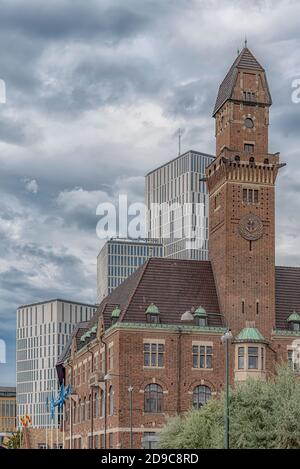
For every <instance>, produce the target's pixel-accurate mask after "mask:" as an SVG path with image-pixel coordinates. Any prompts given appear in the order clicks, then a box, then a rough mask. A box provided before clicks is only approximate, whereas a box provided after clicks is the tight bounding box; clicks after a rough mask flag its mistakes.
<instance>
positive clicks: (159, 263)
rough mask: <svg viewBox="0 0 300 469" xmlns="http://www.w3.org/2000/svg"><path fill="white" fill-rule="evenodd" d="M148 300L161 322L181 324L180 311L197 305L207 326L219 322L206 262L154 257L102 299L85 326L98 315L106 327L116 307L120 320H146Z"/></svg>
mask: <svg viewBox="0 0 300 469" xmlns="http://www.w3.org/2000/svg"><path fill="white" fill-rule="evenodd" d="M152 303H153V304H154V305H155V307H156V308H157V309H158V311H159V313H160V322H161V323H162V324H178V325H181V316H182V314H183V313H184V312H185V311H187V310H191V309H192V308H197V307H198V305H199V304H201V305H203V308H204V309H205V311H206V313H207V317H208V326H212V327H220V326H222V325H223V324H222V319H221V315H220V311H219V304H218V298H217V292H216V288H215V281H214V276H213V272H212V267H211V264H210V262H209V261H192V260H178V259H166V258H157V257H156V258H155V257H154V258H151V259H149V260H148V261H147V262H146V263H145V264H144V265H143V266H141V267H139V269H137V270H136V271H135V272H134V273H133V274H132V275H131V276H130V277H129V278H128V279H126V280H125V281H124V282H123V283H122V284H121V285H120V286H119V287H117V288H116V289H115V290H114V291H113V292H112V293H111V294H110V295H108V296H107V297H106V298H105V299H104V300H103V301H102V303H101V304H100V305H99V307H98V310H97V313H96V314H95V315H94V317H93V318H92V319H91V323H90V325H89V328H90V327H91V325H93V324H96V323H97V322H98V319H99V316H100V315H103V319H104V326H105V329H107V328H108V327H110V326H111V317H112V312H113V311H114V310H115V308H116V307H117V306H118V307H119V308H120V309H121V314H120V316H119V321H120V322H126V323H130V322H132V323H147V318H146V314H145V312H146V311H147V308H148V307H149V305H151V304H152ZM151 310H152V308H151ZM86 342H87V340H86V341H85V342H84V343H86ZM81 346H83V344H81Z"/></svg>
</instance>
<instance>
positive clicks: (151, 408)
mask: <svg viewBox="0 0 300 469" xmlns="http://www.w3.org/2000/svg"><path fill="white" fill-rule="evenodd" d="M144 410H145V412H153V413H157V412H162V411H163V389H162V387H161V386H159V384H154V383H152V384H148V385H147V386H146V387H145V403H144Z"/></svg>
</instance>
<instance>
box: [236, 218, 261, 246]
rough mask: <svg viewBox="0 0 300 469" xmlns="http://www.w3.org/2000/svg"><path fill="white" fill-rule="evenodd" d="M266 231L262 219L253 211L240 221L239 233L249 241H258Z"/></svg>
mask: <svg viewBox="0 0 300 469" xmlns="http://www.w3.org/2000/svg"><path fill="white" fill-rule="evenodd" d="M263 232H264V226H263V223H262V221H261V219H260V218H259V217H258V216H257V215H254V214H252V213H249V214H248V215H245V216H243V218H241V220H240V223H239V233H240V235H241V236H242V237H243V238H244V239H247V240H248V241H257V240H258V239H260V238H261V237H262V235H263Z"/></svg>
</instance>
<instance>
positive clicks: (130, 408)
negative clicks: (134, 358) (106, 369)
mask: <svg viewBox="0 0 300 469" xmlns="http://www.w3.org/2000/svg"><path fill="white" fill-rule="evenodd" d="M112 376H119V377H121V378H127V380H128V381H129V383H130V378H129V376H128V375H123V374H116V373H108V374H107V375H105V376H104V380H105V381H110V380H111V378H112ZM128 392H129V428H130V449H133V424H132V409H133V405H132V403H133V399H132V393H133V386H132V385H131V384H129V386H128Z"/></svg>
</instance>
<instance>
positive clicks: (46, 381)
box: [16, 299, 96, 428]
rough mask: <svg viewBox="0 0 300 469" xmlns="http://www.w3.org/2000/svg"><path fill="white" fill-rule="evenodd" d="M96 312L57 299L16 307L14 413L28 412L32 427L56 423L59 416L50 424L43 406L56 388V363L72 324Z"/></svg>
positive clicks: (80, 305) (73, 325)
mask: <svg viewBox="0 0 300 469" xmlns="http://www.w3.org/2000/svg"><path fill="white" fill-rule="evenodd" d="M95 311H96V308H95V305H91V304H85V303H77V302H72V301H66V300H59V299H55V300H49V301H45V302H43V303H36V304H30V305H25V306H20V307H19V308H18V309H17V337H16V338H17V380H16V381H17V416H18V417H20V416H23V415H29V416H30V418H31V421H32V426H33V427H39V428H43V427H45V426H52V424H53V425H54V426H57V424H58V416H57V415H56V416H55V421H54V422H51V425H50V414H49V409H47V408H46V407H47V406H46V399H47V398H48V399H49V400H50V398H51V394H52V393H53V394H54V395H56V394H57V390H58V388H57V379H56V371H55V364H56V362H57V358H58V357H59V355H60V354H61V352H62V350H63V348H64V346H65V345H66V344H67V342H68V339H69V337H70V335H71V334H72V331H73V329H74V327H75V325H76V324H77V323H79V322H85V321H89V320H90V319H91V317H92V316H93V314H94V313H95ZM18 426H20V422H19V421H18Z"/></svg>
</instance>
